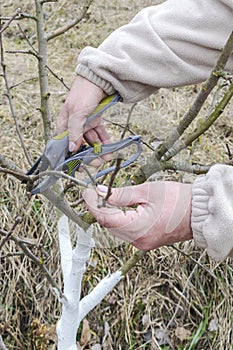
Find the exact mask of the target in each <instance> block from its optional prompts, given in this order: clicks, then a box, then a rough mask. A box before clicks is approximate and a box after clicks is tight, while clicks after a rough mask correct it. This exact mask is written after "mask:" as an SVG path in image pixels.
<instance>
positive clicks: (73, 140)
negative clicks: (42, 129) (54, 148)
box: [68, 113, 86, 152]
mask: <svg viewBox="0 0 233 350" xmlns="http://www.w3.org/2000/svg"><path fill="white" fill-rule="evenodd" d="M85 121H86V117H85V116H80V115H79V113H77V114H76V113H74V114H73V115H70V116H69V121H68V131H69V150H70V152H74V151H76V150H78V149H79V147H80V146H81V144H82V140H83V126H84V124H85Z"/></svg>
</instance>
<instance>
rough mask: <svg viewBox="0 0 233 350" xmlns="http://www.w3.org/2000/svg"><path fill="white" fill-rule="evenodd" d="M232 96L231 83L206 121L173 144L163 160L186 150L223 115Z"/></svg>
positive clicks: (232, 84) (232, 88) (232, 85)
mask: <svg viewBox="0 0 233 350" xmlns="http://www.w3.org/2000/svg"><path fill="white" fill-rule="evenodd" d="M232 96H233V83H231V85H230V87H229V89H228V90H227V92H226V93H225V94H224V96H223V98H222V99H221V101H220V102H219V103H218V105H217V106H216V107H215V109H214V111H213V112H212V113H211V114H210V115H209V116H208V118H207V119H205V121H204V122H203V123H201V124H200V125H199V126H198V128H197V129H196V130H195V131H194V132H192V133H190V134H188V135H186V136H185V137H184V138H183V139H181V140H180V141H179V142H178V143H177V144H176V143H175V144H174V147H172V148H171V149H169V151H168V152H167V153H166V154H165V155H164V157H163V160H168V159H170V158H172V157H173V156H175V155H176V154H177V153H179V152H180V151H181V150H183V149H185V148H187V147H188V146H189V145H191V144H192V143H193V141H195V140H197V139H198V137H199V136H200V135H202V134H204V132H205V131H206V130H208V129H209V128H210V126H211V125H213V123H214V122H215V121H216V120H217V119H218V118H219V117H220V115H221V114H222V113H223V111H224V109H225V107H226V106H227V104H228V103H229V102H230V100H231V98H232Z"/></svg>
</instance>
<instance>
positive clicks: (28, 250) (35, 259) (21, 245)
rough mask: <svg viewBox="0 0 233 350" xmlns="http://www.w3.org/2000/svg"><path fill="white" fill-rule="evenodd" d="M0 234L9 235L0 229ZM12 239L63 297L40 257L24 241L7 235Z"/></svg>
mask: <svg viewBox="0 0 233 350" xmlns="http://www.w3.org/2000/svg"><path fill="white" fill-rule="evenodd" d="M0 234H1V235H3V236H5V237H7V236H8V235H9V233H7V232H5V231H3V230H0ZM8 238H10V239H11V240H12V241H14V242H15V243H16V244H17V245H18V246H19V247H20V248H21V249H22V251H23V252H24V254H25V255H26V256H28V257H29V258H30V259H31V260H32V261H34V263H35V264H36V265H37V266H38V267H39V268H40V269H41V270H42V272H43V273H44V275H45V277H46V278H47V280H48V281H49V283H50V284H51V286H52V287H53V288H55V289H56V290H57V291H58V293H59V296H60V297H61V298H62V297H63V293H62V292H61V290H60V288H59V286H58V284H57V283H56V281H55V280H54V279H53V277H52V275H51V274H50V272H49V270H48V269H47V267H46V266H45V265H44V264H43V262H41V260H40V259H38V258H37V257H36V256H35V255H34V254H33V253H32V252H31V250H30V249H29V248H28V247H27V246H26V245H25V243H24V242H23V241H22V240H21V239H20V238H18V237H16V236H14V235H13V234H12V235H9V237H8Z"/></svg>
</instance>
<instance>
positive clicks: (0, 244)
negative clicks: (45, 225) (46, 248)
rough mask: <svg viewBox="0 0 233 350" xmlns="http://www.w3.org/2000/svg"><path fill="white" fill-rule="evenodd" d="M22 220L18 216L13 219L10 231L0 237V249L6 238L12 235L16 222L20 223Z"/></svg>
mask: <svg viewBox="0 0 233 350" xmlns="http://www.w3.org/2000/svg"><path fill="white" fill-rule="evenodd" d="M21 222H22V218H21V217H20V216H19V217H17V218H16V219H15V222H14V225H13V226H12V228H11V229H10V231H9V232H8V233H7V235H6V236H5V237H4V238H3V239H2V241H1V242H0V250H1V249H2V247H3V246H4V244H5V243H6V242H7V241H8V239H10V236H11V235H12V233H13V232H14V230H15V228H16V226H17V225H18V224H20V223H21Z"/></svg>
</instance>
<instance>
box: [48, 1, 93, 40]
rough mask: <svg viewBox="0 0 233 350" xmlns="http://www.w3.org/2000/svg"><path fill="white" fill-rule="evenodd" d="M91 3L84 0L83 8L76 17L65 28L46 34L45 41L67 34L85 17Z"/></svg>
mask: <svg viewBox="0 0 233 350" xmlns="http://www.w3.org/2000/svg"><path fill="white" fill-rule="evenodd" d="M92 2H93V0H85V2H84V4H83V7H82V8H81V10H80V12H79V13H78V16H77V17H76V18H75V19H74V20H73V21H71V22H69V23H68V24H66V25H65V26H63V27H61V28H58V29H56V30H53V31H51V32H50V33H48V34H47V36H46V39H47V41H49V40H51V39H54V38H56V37H57V36H59V35H62V34H64V33H65V32H67V31H68V30H69V29H71V28H72V27H74V26H76V25H77V24H78V23H79V22H80V21H81V20H82V19H83V18H84V17H85V15H86V13H87V11H88V9H89V7H90V6H91V3H92Z"/></svg>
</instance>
